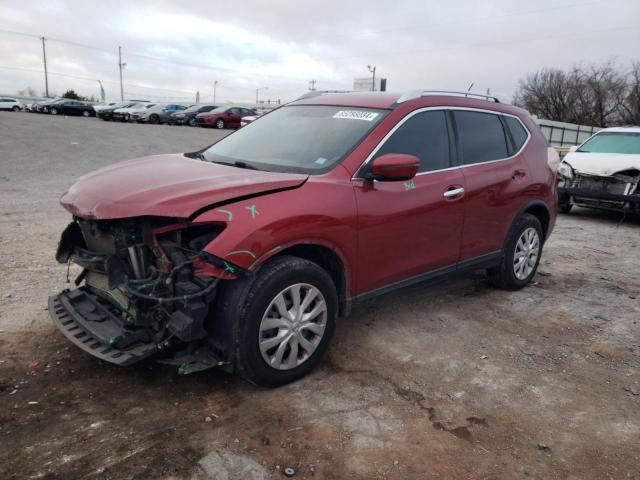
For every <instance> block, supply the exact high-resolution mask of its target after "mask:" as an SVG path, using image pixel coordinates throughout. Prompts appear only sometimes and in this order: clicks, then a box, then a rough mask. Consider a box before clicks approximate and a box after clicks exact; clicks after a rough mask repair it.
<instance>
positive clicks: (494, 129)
mask: <svg viewBox="0 0 640 480" xmlns="http://www.w3.org/2000/svg"><path fill="white" fill-rule="evenodd" d="M454 116H455V119H456V127H457V130H458V136H459V138H460V147H461V150H462V152H461V154H462V163H463V164H465V165H470V164H473V163H482V162H490V161H491V160H499V159H501V158H507V157H508V156H509V154H508V153H507V141H506V138H505V135H504V128H502V122H500V118H499V117H498V115H494V114H492V113H483V112H469V111H464V110H458V111H455V112H454Z"/></svg>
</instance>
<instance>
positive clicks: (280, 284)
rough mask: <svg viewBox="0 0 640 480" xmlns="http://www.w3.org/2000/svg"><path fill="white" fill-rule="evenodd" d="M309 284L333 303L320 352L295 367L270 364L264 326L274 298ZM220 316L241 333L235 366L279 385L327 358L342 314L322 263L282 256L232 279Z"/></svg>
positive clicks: (261, 383)
mask: <svg viewBox="0 0 640 480" xmlns="http://www.w3.org/2000/svg"><path fill="white" fill-rule="evenodd" d="M297 283H306V284H309V285H312V286H314V287H315V288H317V289H318V290H320V292H321V293H322V295H323V297H324V299H325V302H326V306H327V319H326V327H325V330H324V333H323V336H322V338H321V340H320V342H319V344H318V346H317V348H316V349H315V351H314V352H313V353H312V354H311V355H310V356H309V357H308V358H307V360H305V361H304V362H303V363H302V364H300V365H299V366H297V367H295V368H291V369H289V370H278V369H275V368H273V367H272V366H270V365H269V364H268V363H267V362H266V361H265V360H264V359H263V357H262V354H261V352H260V348H259V344H258V340H259V335H260V334H259V328H260V324H261V322H262V317H263V315H264V314H265V311H266V309H267V308H268V306H269V305H270V303H271V301H272V300H273V299H274V298H275V297H276V296H277V295H278V293H280V292H282V291H283V290H284V289H286V288H287V287H289V286H291V285H294V284H297ZM216 310H217V311H216V315H215V318H216V321H222V322H225V324H226V325H228V326H229V327H230V328H232V330H233V331H234V332H236V335H235V338H236V340H235V352H234V353H235V370H236V371H237V372H238V374H239V375H240V376H242V377H243V378H245V379H246V380H248V381H250V382H252V383H254V384H256V385H259V386H262V387H269V388H273V387H278V386H280V385H285V384H287V383H290V382H293V381H295V380H298V379H299V378H301V377H303V376H305V375H306V374H307V373H309V372H310V371H311V370H313V368H314V367H315V366H316V365H317V364H318V363H319V362H320V361H321V360H322V357H323V356H324V354H325V353H326V351H327V349H328V347H329V343H330V342H331V338H332V337H333V334H334V331H335V322H336V317H337V313H338V295H337V293H336V287H335V285H334V283H333V281H332V280H331V277H330V276H329V275H328V274H327V272H326V271H325V270H324V269H322V268H321V267H320V266H319V265H317V264H316V263H313V262H310V261H308V260H304V259H301V258H297V257H292V256H287V255H282V256H278V257H275V258H274V259H272V260H270V261H269V262H267V263H266V264H265V265H263V266H262V267H261V268H260V270H259V271H258V272H257V273H256V274H255V275H253V276H250V277H245V278H242V279H239V280H235V281H231V282H227V283H226V284H225V285H224V286H223V288H222V292H221V295H220V297H219V298H218V300H217V302H216Z"/></svg>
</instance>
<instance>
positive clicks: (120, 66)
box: [118, 47, 127, 102]
mask: <svg viewBox="0 0 640 480" xmlns="http://www.w3.org/2000/svg"><path fill="white" fill-rule="evenodd" d="M126 65H127V64H126V63H122V47H118V68H119V69H120V101H122V102H124V88H123V87H122V69H123V68H124V67H125V66H126Z"/></svg>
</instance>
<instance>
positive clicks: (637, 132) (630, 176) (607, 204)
mask: <svg viewBox="0 0 640 480" xmlns="http://www.w3.org/2000/svg"><path fill="white" fill-rule="evenodd" d="M557 175H558V203H559V207H560V210H561V211H562V212H564V213H569V211H570V210H571V208H572V207H573V206H574V205H578V206H582V207H590V208H598V209H603V210H620V211H633V212H636V213H640V127H615V128H605V129H603V130H600V131H599V132H598V133H596V134H595V135H593V136H591V137H590V138H588V139H587V140H586V141H585V142H584V143H583V144H582V145H579V146H577V147H571V150H570V151H569V153H568V154H567V155H566V156H565V157H564V159H563V160H562V162H561V163H560V165H559V166H558V170H557Z"/></svg>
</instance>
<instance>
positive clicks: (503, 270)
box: [487, 213, 544, 290]
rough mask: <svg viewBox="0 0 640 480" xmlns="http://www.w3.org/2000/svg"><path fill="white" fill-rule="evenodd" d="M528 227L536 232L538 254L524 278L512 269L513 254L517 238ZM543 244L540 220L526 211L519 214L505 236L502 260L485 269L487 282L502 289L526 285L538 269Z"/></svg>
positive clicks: (516, 288) (519, 287)
mask: <svg viewBox="0 0 640 480" xmlns="http://www.w3.org/2000/svg"><path fill="white" fill-rule="evenodd" d="M529 228H533V229H534V230H535V231H536V233H537V234H538V242H539V243H538V244H539V249H538V255H537V258H536V260H535V265H534V267H533V269H532V270H531V273H529V274H528V275H527V276H526V278H518V277H517V276H516V273H515V269H514V255H515V252H516V246H517V243H518V240H519V239H520V237H521V236H522V235H523V233H524V232H525V231H526V230H528V229H529ZM543 244H544V236H543V233H542V224H541V223H540V220H538V219H537V217H535V216H533V215H531V214H528V213H525V214H523V215H521V216H519V217H518V218H517V219H516V220H515V222H514V224H513V226H512V228H511V230H510V232H509V237H508V238H507V241H506V247H505V250H504V254H503V256H502V262H501V263H500V265H499V266H498V267H495V268H490V269H488V271H487V273H488V276H489V282H490V283H491V284H492V285H493V286H495V287H498V288H502V289H504V290H520V289H521V288H524V287H526V286H527V285H528V284H529V282H531V279H532V278H533V276H534V275H535V274H536V270H537V269H538V265H539V264H540V257H541V256H542V247H543Z"/></svg>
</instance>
